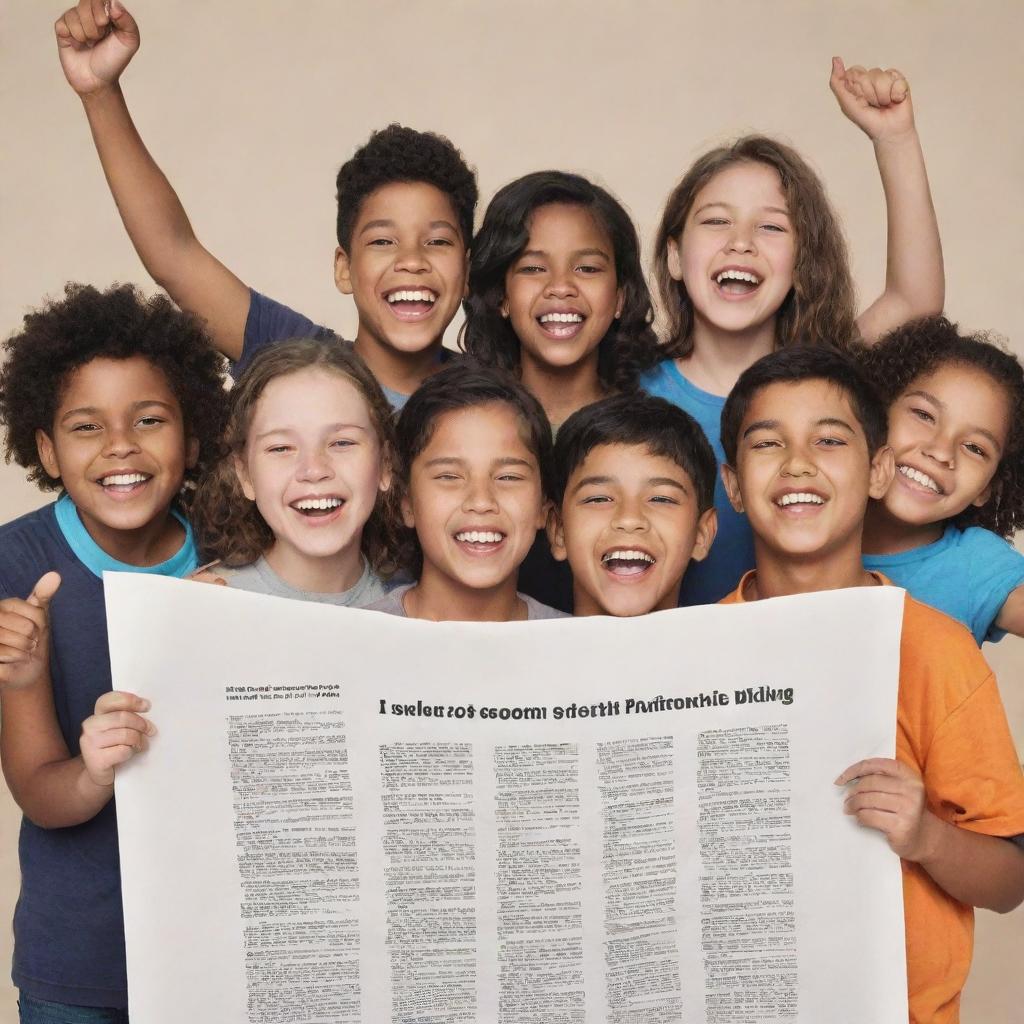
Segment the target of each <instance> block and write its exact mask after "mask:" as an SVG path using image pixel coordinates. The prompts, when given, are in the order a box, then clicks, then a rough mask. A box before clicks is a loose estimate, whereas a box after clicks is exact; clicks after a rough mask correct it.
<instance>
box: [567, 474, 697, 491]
mask: <svg viewBox="0 0 1024 1024" xmlns="http://www.w3.org/2000/svg"><path fill="white" fill-rule="evenodd" d="M644 482H645V483H646V485H647V486H648V487H675V488H677V489H678V490H680V491H682V492H683V494H687V493H689V492H688V491H687V489H686V485H685V484H683V483H680V481H678V480H673V479H672V477H670V476H652V477H649V478H648V479H647V480H645V481H644ZM617 483H619V478H618V477H615V476H585V477H584V478H583V479H582V480H580V481H579V482H578V483H577V484H576V486H575V487H573V489H572V492H571V493H573V494H576V492H577V491H581V490H583V488H584V487H603V486H604V485H606V484H617Z"/></svg>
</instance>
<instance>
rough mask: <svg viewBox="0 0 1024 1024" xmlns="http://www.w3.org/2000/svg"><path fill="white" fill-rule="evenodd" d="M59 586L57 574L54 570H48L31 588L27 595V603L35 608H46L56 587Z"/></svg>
mask: <svg viewBox="0 0 1024 1024" xmlns="http://www.w3.org/2000/svg"><path fill="white" fill-rule="evenodd" d="M59 587H60V576H59V574H58V573H55V572H48V573H47V574H46V575H45V576H43V577H42V578H41V579H40V580H39V582H38V583H37V584H36V585H35V586H34V587H33V588H32V593H31V594H29V595H28V603H29V604H30V605H32V606H33V607H35V608H43V609H46V608H47V607H48V606H49V604H50V601H52V600H53V595H54V594H56V593H57V589H58V588H59Z"/></svg>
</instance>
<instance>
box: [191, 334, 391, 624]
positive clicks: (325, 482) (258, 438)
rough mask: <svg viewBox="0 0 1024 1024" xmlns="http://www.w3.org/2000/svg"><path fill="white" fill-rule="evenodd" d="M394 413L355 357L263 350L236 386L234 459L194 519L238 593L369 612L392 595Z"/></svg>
mask: <svg viewBox="0 0 1024 1024" xmlns="http://www.w3.org/2000/svg"><path fill="white" fill-rule="evenodd" d="M394 438H395V430H394V426H393V424H392V421H391V409H390V407H389V406H388V403H387V399H386V398H385V397H384V395H383V393H382V392H381V389H380V386H379V385H378V383H377V381H376V380H374V378H373V374H371V373H370V371H369V370H368V369H367V368H366V364H365V363H363V361H362V360H361V359H360V358H359V356H357V355H356V354H355V352H353V351H351V350H350V349H347V348H345V347H343V346H341V345H323V344H321V343H320V342H317V341H312V340H308V341H289V342H284V343H283V344H280V345H274V346H272V347H271V348H268V349H264V351H262V352H261V353H260V354H259V355H257V356H256V358H255V359H254V360H253V362H252V363H251V364H250V366H249V368H248V369H247V370H246V371H245V373H244V374H243V375H242V378H241V380H239V382H238V383H237V384H236V385H235V386H234V388H232V390H231V415H230V419H229V422H228V429H227V435H226V443H227V448H228V451H227V454H226V455H225V456H224V458H223V459H221V461H220V462H219V463H218V464H217V466H216V467H214V469H213V471H212V472H211V473H209V474H208V475H207V477H206V479H205V480H204V481H203V482H202V483H201V484H200V485H199V490H198V492H197V494H196V497H195V501H194V502H193V505H192V513H191V514H192V522H193V524H194V525H195V530H196V537H197V539H198V541H199V547H200V550H201V551H202V552H203V557H204V558H210V557H215V558H217V559H218V560H219V561H220V562H221V563H222V567H220V566H219V567H218V569H217V572H218V573H219V574H220V578H223V579H225V580H226V582H227V583H228V585H229V586H232V587H236V588H238V589H241V590H250V591H255V592H257V593H261V594H274V595H277V596H278V597H290V598H294V599H297V600H304V601H320V602H323V603H327V604H337V605H354V606H358V607H362V606H363V605H366V604H370V603H371V602H373V601H376V600H379V599H380V598H381V597H383V596H384V593H385V589H386V588H385V586H384V583H383V580H382V579H381V574H384V575H387V574H389V573H390V572H391V571H392V570H393V569H394V567H395V559H396V550H397V543H398V525H397V524H398V519H397V508H396V501H395V497H394V495H395V491H394V490H393V489H392V487H391V480H392V474H393V467H394V465H395V440H394Z"/></svg>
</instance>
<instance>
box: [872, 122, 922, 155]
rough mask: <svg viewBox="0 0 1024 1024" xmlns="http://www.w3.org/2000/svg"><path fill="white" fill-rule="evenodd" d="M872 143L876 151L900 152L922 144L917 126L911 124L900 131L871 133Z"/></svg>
mask: <svg viewBox="0 0 1024 1024" xmlns="http://www.w3.org/2000/svg"><path fill="white" fill-rule="evenodd" d="M869 138H870V139H871V145H872V146H874V147H875V152H876V153H877V152H898V151H900V150H904V149H914V148H917V147H918V146H919V145H920V140H919V139H918V136H917V126H916V125H911V126H910V127H909V128H904V129H903V130H902V131H898V132H885V133H884V134H882V135H871V136H869Z"/></svg>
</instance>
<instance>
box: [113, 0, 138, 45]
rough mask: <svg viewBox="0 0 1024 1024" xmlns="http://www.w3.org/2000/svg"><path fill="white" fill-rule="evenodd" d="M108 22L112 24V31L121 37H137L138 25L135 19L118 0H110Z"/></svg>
mask: <svg viewBox="0 0 1024 1024" xmlns="http://www.w3.org/2000/svg"><path fill="white" fill-rule="evenodd" d="M109 10H110V22H111V24H112V25H113V26H114V31H115V32H116V33H117V34H118V35H119V36H121V37H122V39H123V37H125V36H134V37H135V38H138V35H139V26H138V25H137V24H136V22H135V19H134V18H133V17H132V16H131V15H130V14H129V13H128V11H127V10H126V9H125V7H124V5H123V4H122V3H120V0H110V7H109Z"/></svg>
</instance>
